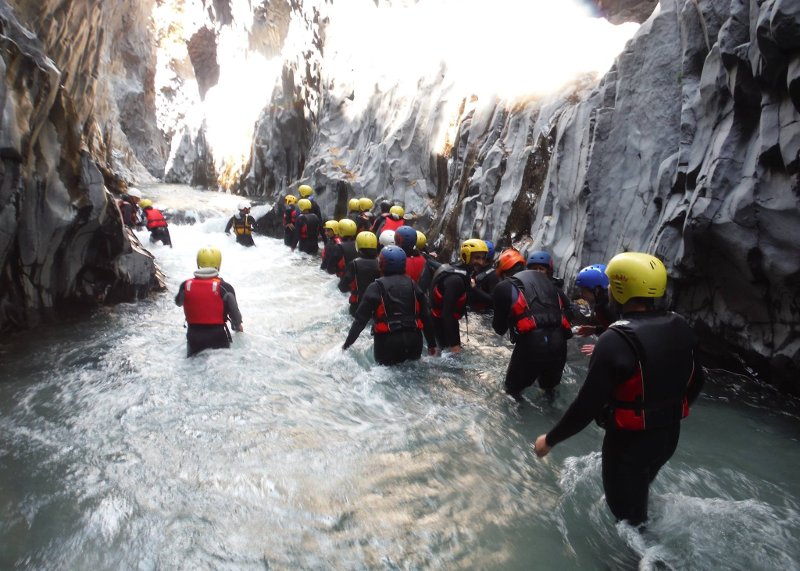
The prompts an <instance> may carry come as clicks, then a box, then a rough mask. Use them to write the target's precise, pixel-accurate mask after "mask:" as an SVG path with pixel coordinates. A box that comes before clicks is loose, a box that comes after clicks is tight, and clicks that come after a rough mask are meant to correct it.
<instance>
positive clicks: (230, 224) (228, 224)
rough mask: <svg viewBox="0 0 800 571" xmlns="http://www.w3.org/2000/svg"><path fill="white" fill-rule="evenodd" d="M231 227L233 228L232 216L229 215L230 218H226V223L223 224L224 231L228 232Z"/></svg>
mask: <svg viewBox="0 0 800 571" xmlns="http://www.w3.org/2000/svg"><path fill="white" fill-rule="evenodd" d="M231 228H233V216H231V219H230V220H228V223H227V224H226V225H225V233H226V234H230V233H231Z"/></svg>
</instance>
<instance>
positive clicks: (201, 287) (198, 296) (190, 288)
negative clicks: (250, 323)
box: [183, 278, 225, 325]
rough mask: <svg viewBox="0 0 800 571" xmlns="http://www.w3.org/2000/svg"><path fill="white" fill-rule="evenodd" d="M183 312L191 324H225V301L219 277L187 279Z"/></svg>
mask: <svg viewBox="0 0 800 571" xmlns="http://www.w3.org/2000/svg"><path fill="white" fill-rule="evenodd" d="M183 313H184V315H186V322H187V323H188V324H189V325H224V324H225V303H224V302H223V301H222V280H221V279H219V278H211V279H200V278H193V279H190V280H186V281H185V282H184V286H183Z"/></svg>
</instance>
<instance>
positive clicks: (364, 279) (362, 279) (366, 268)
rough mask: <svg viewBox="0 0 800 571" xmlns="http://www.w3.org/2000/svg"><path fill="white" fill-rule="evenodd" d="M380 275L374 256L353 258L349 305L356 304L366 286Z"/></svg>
mask: <svg viewBox="0 0 800 571" xmlns="http://www.w3.org/2000/svg"><path fill="white" fill-rule="evenodd" d="M379 277H381V270H380V267H379V265H378V260H377V259H375V258H356V259H355V260H353V280H352V281H351V282H350V297H349V298H348V301H349V302H350V305H358V304H359V302H360V301H361V298H362V297H363V295H364V292H365V291H366V289H367V286H368V285H369V284H371V283H372V282H374V281H375V280H377V279H378V278H379Z"/></svg>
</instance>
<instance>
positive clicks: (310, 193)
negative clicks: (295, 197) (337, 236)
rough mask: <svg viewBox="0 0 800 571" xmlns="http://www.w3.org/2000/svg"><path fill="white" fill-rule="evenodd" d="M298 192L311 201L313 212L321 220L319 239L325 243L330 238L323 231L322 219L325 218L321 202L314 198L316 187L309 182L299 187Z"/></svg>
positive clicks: (301, 196)
mask: <svg viewBox="0 0 800 571" xmlns="http://www.w3.org/2000/svg"><path fill="white" fill-rule="evenodd" d="M297 194H299V195H300V198H305V199H306V200H308V201H309V202H310V203H311V212H313V213H314V215H315V216H316V217H317V220H318V221H319V225H318V226H319V229H318V232H319V239H320V240H322V243H323V244H324V243H325V242H326V241H327V240H328V239H327V238H326V237H325V232H323V231H322V221H323V220H324V218H322V208H320V206H319V202H317V200H316V199H315V198H314V189H313V188H311V187H310V186H309V185H307V184H301V185H300V186H298V187H297Z"/></svg>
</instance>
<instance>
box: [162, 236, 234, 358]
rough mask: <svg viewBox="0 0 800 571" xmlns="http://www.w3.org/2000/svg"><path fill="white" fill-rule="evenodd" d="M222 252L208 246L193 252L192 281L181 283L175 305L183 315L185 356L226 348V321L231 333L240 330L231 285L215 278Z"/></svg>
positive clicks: (228, 342)
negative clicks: (194, 269)
mask: <svg viewBox="0 0 800 571" xmlns="http://www.w3.org/2000/svg"><path fill="white" fill-rule="evenodd" d="M221 264H222V253H221V252H220V251H219V250H218V249H216V248H213V247H211V246H207V247H205V248H201V249H200V250H199V251H198V252H197V271H195V272H194V278H192V279H189V280H186V281H185V282H183V283H182V284H181V287H180V289H179V290H178V295H176V296H175V304H176V305H178V306H183V312H184V314H185V315H186V323H187V324H188V328H187V330H186V356H187V357H191V356H192V355H195V354H196V353H199V352H200V351H202V350H203V349H227V348H228V347H230V346H231V334H230V331H228V326H227V325H226V324H225V322H226V321H230V322H231V327H233V329H234V330H235V331H244V327H242V314H241V313H239V305H238V303H237V302H236V292H235V291H234V289H233V286H232V285H231V284H229V283H228V282H226V281H225V280H223V279H222V278H221V277H219V268H220V265H221Z"/></svg>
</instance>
